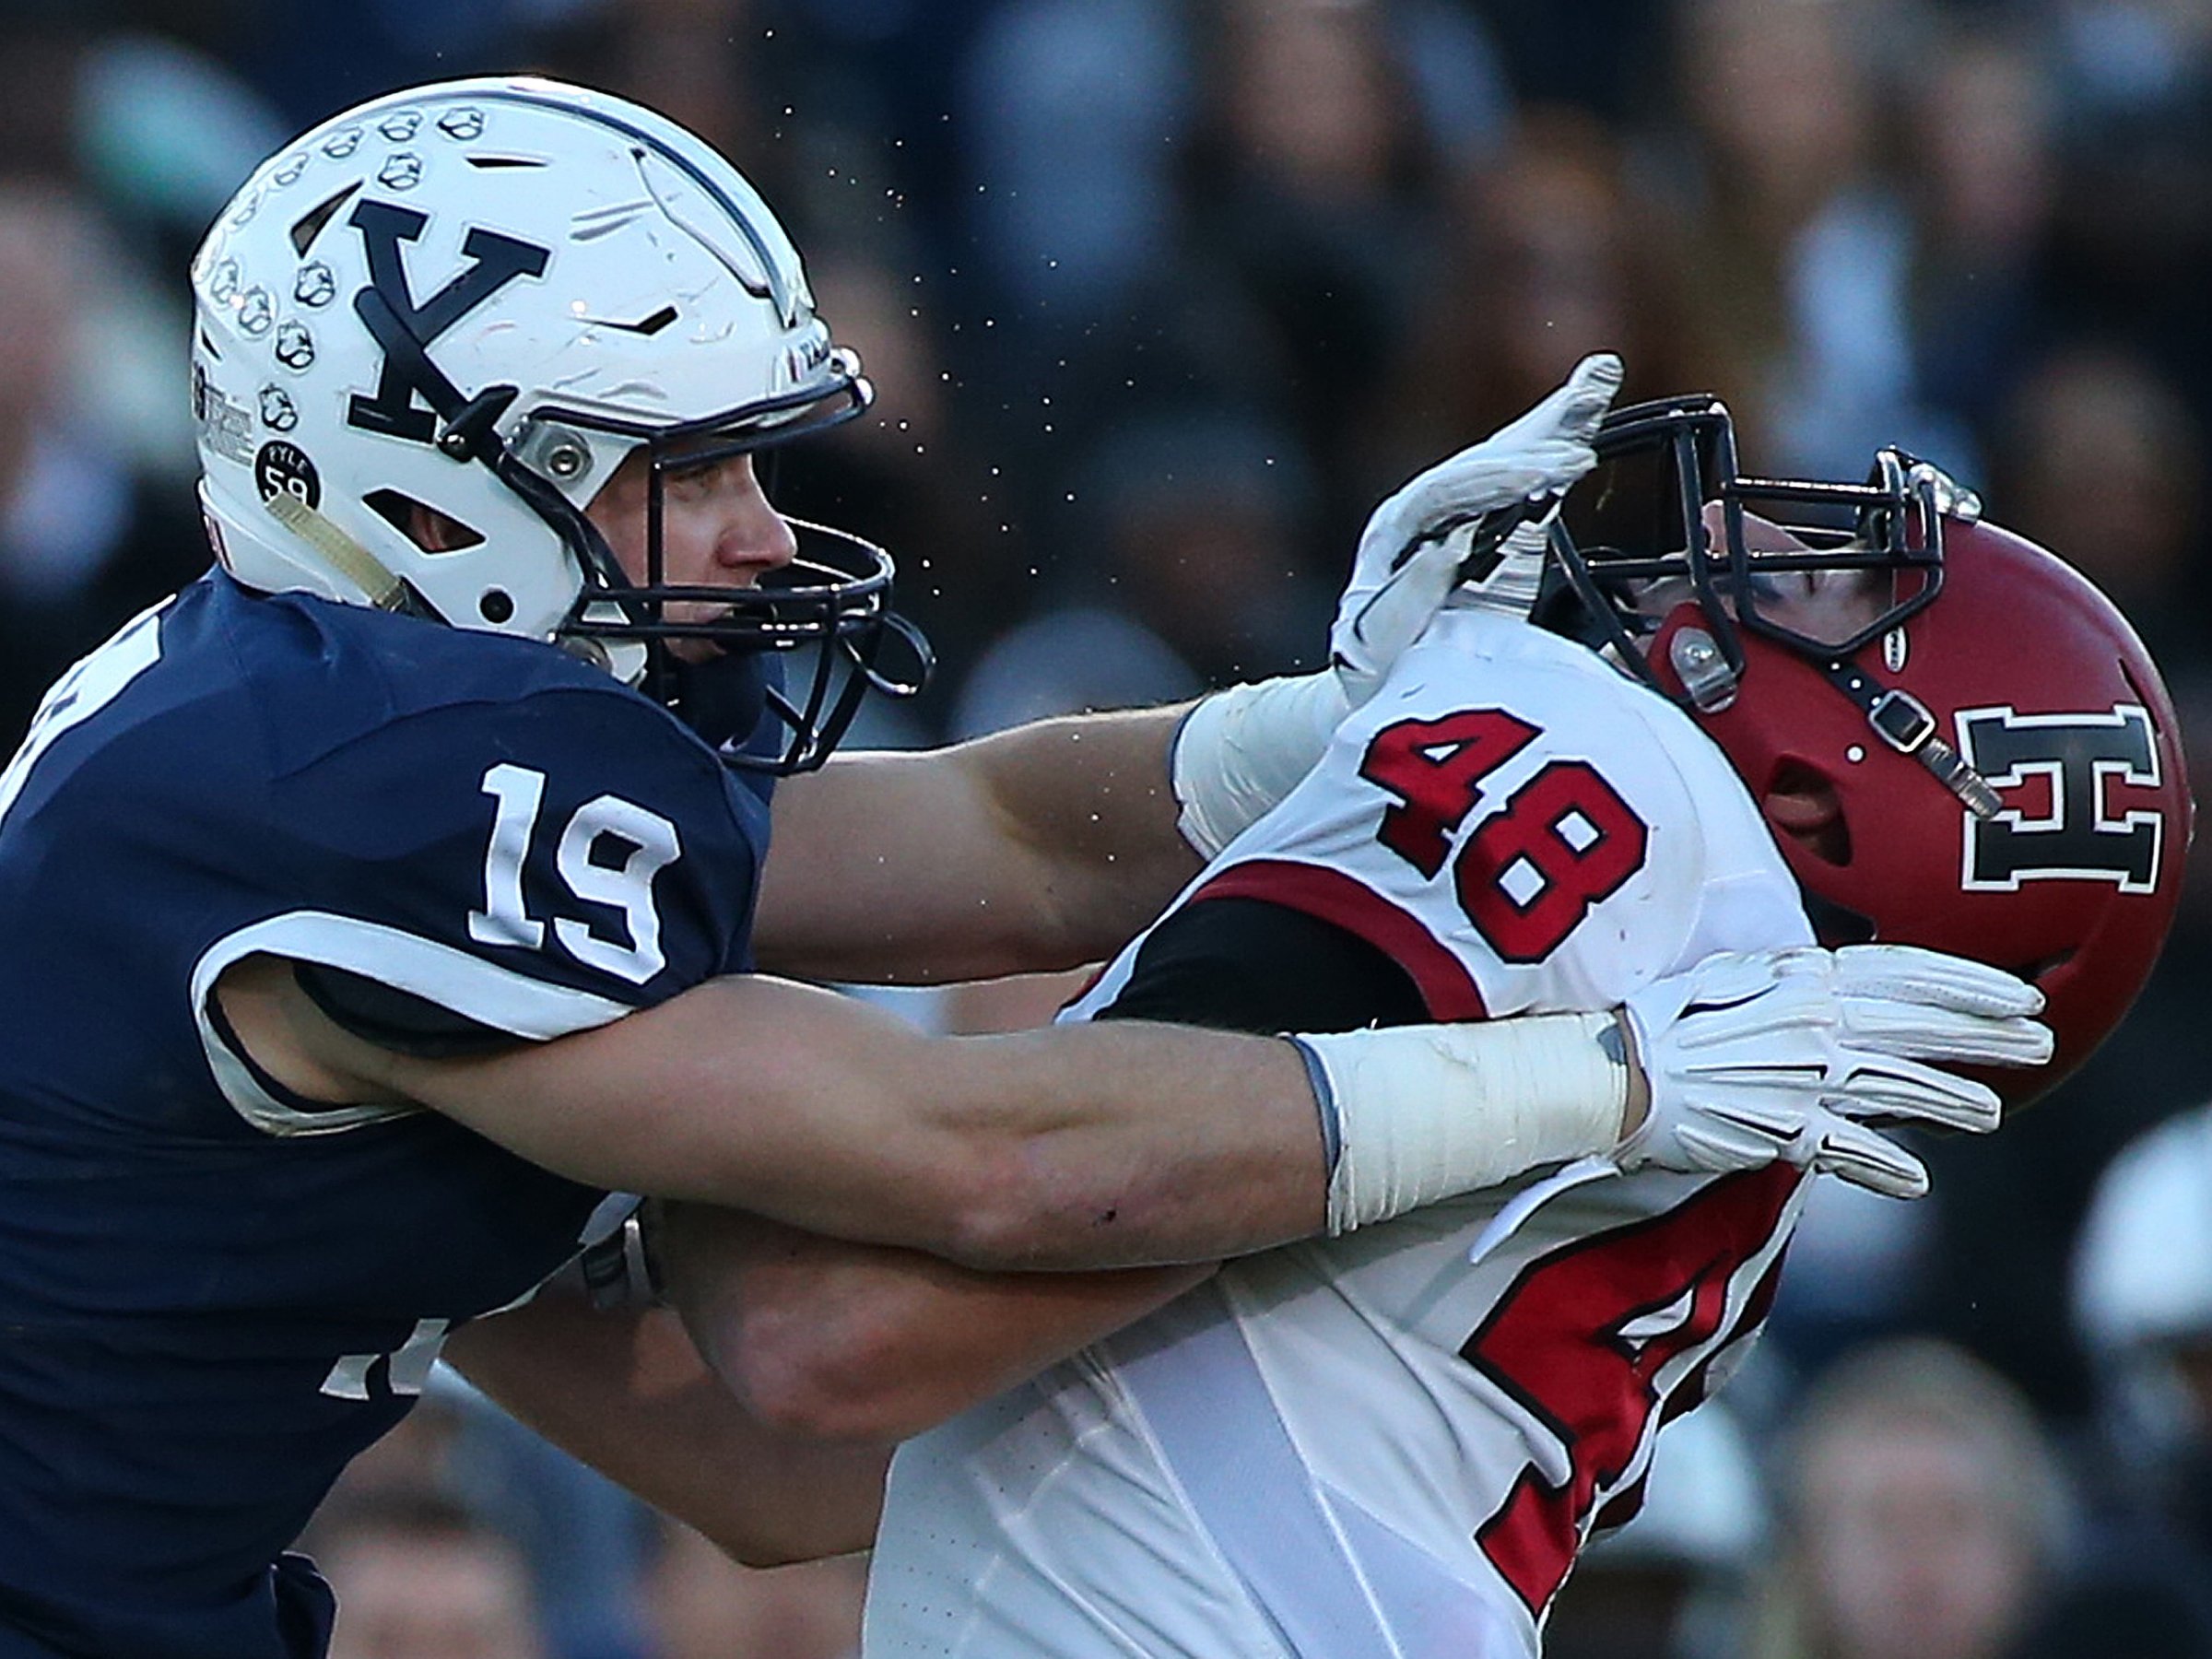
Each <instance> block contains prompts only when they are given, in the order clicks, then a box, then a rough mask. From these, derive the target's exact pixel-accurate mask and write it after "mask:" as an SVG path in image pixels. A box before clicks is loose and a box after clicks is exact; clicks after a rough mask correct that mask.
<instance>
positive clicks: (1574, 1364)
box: [1460, 1164, 1802, 1618]
mask: <svg viewBox="0 0 2212 1659" xmlns="http://www.w3.org/2000/svg"><path fill="white" fill-rule="evenodd" d="M1801 1179H1802V1176H1801V1172H1800V1171H1797V1170H1795V1169H1793V1168H1791V1167H1790V1166H1789V1165H1786V1164H1773V1165H1770V1166H1769V1167H1768V1168H1766V1169H1763V1170H1753V1171H1745V1172H1743V1173H1741V1174H1736V1175H1727V1176H1724V1177H1722V1178H1720V1179H1719V1180H1716V1181H1714V1182H1712V1183H1711V1184H1710V1185H1708V1186H1706V1187H1704V1188H1703V1189H1701V1190H1700V1192H1699V1193H1698V1194H1696V1195H1695V1196H1693V1197H1692V1198H1690V1199H1689V1200H1688V1202H1687V1203H1684V1204H1682V1205H1679V1206H1677V1207H1675V1208H1674V1209H1672V1210H1669V1211H1667V1212H1666V1213H1665V1214H1664V1215H1660V1216H1654V1217H1653V1218H1650V1219H1648V1220H1644V1221H1639V1222H1636V1223H1633V1224H1631V1225H1630V1226H1628V1227H1623V1228H1618V1229H1615V1230H1611V1231H1608V1232H1603V1233H1599V1234H1596V1235H1594V1237H1591V1238H1587V1239H1583V1240H1578V1241H1575V1242H1574V1243H1571V1244H1569V1245H1567V1246H1565V1247H1564V1248H1562V1249H1560V1250H1557V1251H1554V1252H1552V1253H1550V1254H1548V1255H1546V1256H1543V1257H1540V1258H1539V1259H1537V1260H1536V1261H1534V1262H1531V1263H1530V1264H1529V1265H1527V1266H1525V1267H1524V1268H1523V1269H1522V1270H1521V1272H1520V1273H1519V1274H1518V1275H1517V1276H1516V1277H1515V1278H1514V1280H1513V1283H1512V1286H1511V1287H1510V1288H1508V1289H1507V1290H1506V1292H1505V1294H1504V1295H1503V1296H1502V1297H1501V1298H1500V1299H1499V1301H1498V1304H1497V1306H1496V1307H1494V1308H1492V1309H1491V1310H1490V1312H1489V1315H1488V1318H1486V1319H1485V1320H1484V1321H1483V1323H1482V1324H1481V1325H1480V1326H1479V1327H1477V1329H1476V1331H1475V1332H1474V1333H1473V1334H1472V1335H1469V1336H1468V1338H1467V1340H1466V1342H1465V1345H1464V1346H1463V1347H1461V1348H1460V1357H1461V1358H1462V1359H1465V1360H1466V1361H1467V1363H1468V1364H1470V1365H1472V1366H1474V1367H1475V1368H1476V1369H1477V1370H1478V1371H1481V1372H1482V1373H1483V1375H1484V1376H1486V1377H1487V1378H1488V1379H1489V1380H1490V1382H1493V1383H1494V1384H1496V1385H1497V1387H1498V1388H1499V1389H1500V1390H1501V1391H1502V1392H1503V1393H1505V1394H1507V1395H1509V1396H1510V1397H1511V1398H1512V1399H1513V1400H1514V1401H1515V1402H1516V1403H1517V1404H1518V1405H1520V1406H1521V1407H1522V1408H1523V1409H1524V1411H1526V1412H1527V1414H1528V1415H1529V1417H1530V1418H1533V1419H1534V1420H1535V1421H1536V1422H1538V1423H1541V1424H1542V1425H1543V1426H1544V1429H1545V1430H1546V1432H1547V1433H1548V1434H1550V1435H1552V1436H1553V1437H1554V1438H1555V1439H1556V1440H1557V1441H1558V1442H1559V1446H1560V1448H1561V1449H1562V1450H1563V1451H1564V1452H1565V1453H1566V1461H1567V1465H1568V1468H1569V1471H1570V1473H1569V1476H1568V1478H1567V1481H1566V1483H1565V1484H1564V1485H1561V1486H1556V1487H1555V1486H1551V1485H1549V1484H1547V1482H1546V1481H1545V1479H1544V1477H1543V1476H1542V1475H1541V1474H1540V1473H1539V1472H1538V1471H1537V1469H1536V1468H1535V1465H1530V1466H1528V1467H1526V1468H1524V1469H1523V1470H1522V1472H1521V1475H1520V1477H1518V1478H1517V1479H1516V1480H1515V1481H1514V1483H1513V1486H1512V1490H1511V1491H1510V1492H1509V1493H1507V1495H1506V1499H1505V1501H1504V1502H1503V1503H1501V1504H1500V1505H1499V1507H1498V1509H1497V1510H1496V1511H1495V1512H1493V1513H1492V1514H1491V1515H1490V1516H1489V1517H1488V1519H1487V1520H1486V1521H1484V1522H1483V1523H1482V1524H1481V1525H1480V1526H1478V1527H1477V1529H1476V1532H1475V1543H1476V1546H1477V1547H1478V1548H1479V1549H1480V1550H1481V1551H1482V1552H1483V1554H1484V1555H1485V1556H1486V1557H1488V1559H1489V1561H1490V1564H1491V1565H1492V1566H1493V1567H1495V1568H1496V1569H1497V1570H1498V1572H1499V1575H1500V1577H1502V1578H1503V1579H1504V1580H1505V1581H1506V1583H1508V1584H1510V1585H1511V1586H1512V1590H1513V1593H1514V1594H1516V1595H1518V1596H1519V1597H1520V1598H1521V1600H1522V1602H1523V1604H1524V1606H1527V1608H1528V1610H1529V1612H1530V1613H1531V1614H1532V1615H1533V1616H1535V1617H1537V1618H1541V1617H1542V1616H1543V1612H1544V1609H1545V1607H1546V1606H1547V1605H1548V1604H1549V1603H1550V1601H1551V1598H1552V1597H1553V1596H1554V1595H1556V1594H1558V1593H1559V1586H1560V1585H1561V1584H1562V1583H1565V1582H1566V1579H1567V1573H1568V1571H1569V1570H1570V1569H1571V1567H1572V1566H1573V1565H1574V1558H1575V1553H1576V1551H1577V1550H1579V1549H1580V1548H1581V1547H1582V1540H1583V1523H1584V1522H1585V1521H1586V1520H1587V1518H1588V1517H1589V1515H1590V1513H1591V1512H1592V1510H1593V1509H1594V1508H1595V1507H1596V1505H1597V1503H1598V1500H1599V1497H1600V1494H1601V1493H1605V1492H1606V1490H1607V1489H1608V1488H1612V1487H1613V1486H1614V1485H1615V1484H1616V1483H1617V1482H1618V1480H1619V1479H1620V1477H1622V1476H1623V1475H1624V1474H1626V1473H1627V1471H1628V1468H1629V1465H1630V1464H1631V1463H1632V1462H1633V1461H1634V1459H1635V1456H1636V1453H1637V1452H1638V1450H1639V1449H1640V1448H1641V1446H1642V1444H1643V1441H1644V1437H1645V1434H1646V1432H1647V1430H1649V1429H1650V1428H1651V1426H1652V1418H1653V1415H1654V1414H1657V1413H1661V1412H1664V1413H1665V1417H1663V1418H1662V1419H1661V1420H1662V1421H1665V1418H1668V1417H1673V1416H1675V1415H1677V1414H1678V1413H1679V1412H1681V1411H1685V1410H1688V1408H1689V1407H1690V1406H1694V1405H1695V1404H1696V1403H1697V1401H1698V1400H1699V1399H1700V1398H1701V1397H1702V1392H1703V1383H1704V1374H1705V1370H1706V1368H1707V1367H1708V1366H1709V1365H1710V1364H1711V1363H1712V1358H1713V1356H1714V1355H1716V1354H1718V1353H1719V1352H1720V1351H1721V1350H1722V1349H1724V1348H1725V1347H1728V1346H1729V1345H1730V1344H1731V1343H1734V1342H1735V1341H1737V1340H1738V1339H1740V1338H1741V1337H1743V1336H1745V1335H1748V1334H1749V1333H1750V1332H1752V1331H1754V1330H1756V1329H1757V1328H1758V1326H1759V1323H1760V1322H1761V1321H1762V1320H1764V1319H1765V1317H1766V1312H1767V1308H1768V1306H1769V1304H1770V1302H1771V1299H1772V1296H1773V1286H1774V1280H1775V1278H1776V1277H1777V1274H1778V1271H1779V1268H1780V1265H1781V1260H1780V1256H1779V1254H1778V1255H1777V1256H1776V1258H1775V1260H1774V1261H1773V1262H1772V1263H1771V1264H1770V1265H1769V1267H1768V1269H1767V1271H1766V1273H1765V1274H1764V1275H1763V1276H1762V1277H1761V1279H1760V1281H1759V1284H1758V1285H1757V1286H1756V1287H1755V1288H1753V1290H1752V1292H1751V1294H1750V1295H1749V1297H1748V1298H1747V1300H1746V1302H1745V1304H1744V1307H1743V1309H1742V1311H1741V1312H1739V1313H1737V1314H1736V1316H1735V1319H1734V1321H1733V1322H1731V1321H1729V1319H1728V1312H1727V1304H1728V1295H1729V1290H1730V1288H1731V1287H1732V1286H1733V1285H1734V1283H1735V1278H1736V1276H1737V1275H1738V1274H1739V1273H1740V1272H1741V1271H1742V1269H1743V1267H1744V1265H1745V1264H1747V1262H1750V1261H1752V1260H1753V1259H1754V1258H1756V1257H1757V1256H1758V1254H1759V1252H1760V1251H1761V1250H1762V1249H1764V1248H1765V1247H1766V1245H1767V1243H1768V1241H1770V1240H1771V1239H1772V1238H1773V1236H1774V1231H1775V1229H1776V1228H1777V1227H1778V1226H1780V1224H1781V1220H1782V1216H1783V1211H1784V1209H1785V1208H1786V1207H1787V1206H1788V1204H1789V1201H1790V1197H1791V1194H1794V1192H1795V1191H1796V1190H1797V1187H1798V1184H1799V1182H1800V1180H1801ZM1677 1307H1679V1308H1681V1310H1682V1312H1681V1315H1680V1317H1679V1319H1678V1320H1677V1323H1676V1324H1675V1325H1674V1327H1673V1328H1672V1329H1670V1330H1666V1331H1664V1332H1661V1333H1658V1334H1656V1335H1651V1336H1648V1337H1647V1338H1645V1339H1644V1340H1643V1341H1641V1343H1638V1342H1635V1341H1633V1340H1631V1339H1630V1338H1629V1337H1627V1336H1626V1335H1624V1333H1625V1332H1626V1331H1627V1329H1628V1327H1630V1325H1631V1324H1634V1323H1635V1322H1636V1321H1637V1320H1639V1319H1643V1318H1649V1317H1651V1316H1653V1315H1654V1314H1657V1313H1662V1312H1665V1311H1666V1310H1668V1309H1671V1308H1677ZM1700 1347H1703V1348H1705V1349H1706V1352H1705V1353H1704V1355H1703V1356H1702V1357H1701V1358H1700V1359H1699V1360H1698V1362H1697V1364H1696V1365H1695V1366H1694V1367H1693V1368H1692V1369H1691V1370H1690V1371H1688V1373H1686V1374H1685V1375H1684V1376H1683V1377H1682V1378H1680V1379H1678V1380H1677V1382H1676V1383H1675V1384H1674V1386H1673V1387H1672V1388H1670V1389H1669V1390H1668V1391H1667V1393H1666V1394H1664V1395H1663V1394H1661V1392H1660V1390H1659V1387H1658V1385H1657V1377H1658V1373H1659V1372H1660V1371H1662V1370H1663V1369H1664V1368H1665V1366H1666V1365H1667V1364H1668V1363H1669V1362H1670V1361H1672V1360H1675V1359H1678V1358H1680V1357H1681V1356H1682V1355H1684V1354H1688V1353H1690V1352H1692V1351H1693V1350H1695V1349H1698V1348H1700ZM1625 1496H1627V1494H1621V1493H1615V1494H1613V1500H1614V1501H1615V1502H1616V1503H1618V1501H1619V1500H1620V1499H1621V1498H1623V1497H1625ZM1609 1518H1610V1519H1618V1518H1620V1517H1618V1516H1610V1517H1609Z"/></svg>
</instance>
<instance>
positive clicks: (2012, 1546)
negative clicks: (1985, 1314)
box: [1747, 1340, 2066, 1659]
mask: <svg viewBox="0 0 2212 1659" xmlns="http://www.w3.org/2000/svg"><path fill="white" fill-rule="evenodd" d="M1774 1467H1775V1469H1776V1470H1777V1476H1776V1478H1777V1481H1778V1483H1779V1486H1780V1492H1779V1497H1780V1500H1781V1508H1782V1519H1783V1554H1782V1555H1781V1557H1780V1559H1778V1560H1777V1561H1776V1562H1775V1563H1774V1564H1773V1566H1772V1568H1771V1576H1770V1579H1769V1582H1768V1584H1767V1586H1766V1594H1765V1596H1764V1598H1763V1605H1762V1606H1761V1608H1760V1618H1759V1626H1758V1628H1757V1630H1755V1632H1754V1636H1753V1640H1752V1641H1751V1643H1750V1644H1749V1647H1748V1650H1747V1652H1748V1654H1749V1659H2000V1656H2001V1655H2004V1654H2006V1653H2009V1652H2010V1651H2011V1644H2012V1643H2014V1642H2015V1641H2017V1640H2018V1638H2019V1637H2020V1636H2021V1635H2022V1634H2023V1633H2024V1632H2025V1631H2026V1630H2028V1628H2029V1627H2030V1623H2031V1621H2032V1620H2033V1619H2034V1618H2035V1617H2036V1615H2037V1613H2038V1611H2039V1605H2040V1602H2041V1597H2042V1596H2043V1595H2044V1594H2045V1593H2046V1591H2047V1590H2048V1588H2049V1584H2050V1581H2051V1577H2052V1575H2053V1571H2054V1569H2055V1568H2056V1566H2057V1564H2058V1562H2059V1559H2060V1548H2061V1543H2062V1537H2063V1525H2064V1521H2065V1503H2066V1492H2065V1484H2064V1481H2063V1478H2062V1475H2061V1471H2060V1469H2059V1466H2058V1464H2057V1462H2056V1460H2055V1458H2054V1456H2053V1452H2052V1449H2051V1447H2050V1445H2049V1443H2048V1442H2047V1441H2045V1439H2044V1435H2043V1431H2042V1430H2041V1427H2040V1425H2039V1424H2038V1423H2037V1421H2036V1418H2035V1416H2034V1414H2033V1412H2032V1411H2031V1410H2030V1407H2029V1405H2028V1402H2027V1401H2026V1399H2025V1398H2023V1397H2022V1396H2021V1395H2020V1394H2019V1393H2018V1391H2017V1390H2016V1389H2014V1388H2013V1387H2012V1385H2011V1384H2010V1383H2008V1382H2006V1381H2005V1379H2004V1378H2003V1377H2001V1376H2000V1375H1998V1374H1997V1373H1996V1372H1995V1371H1992V1370H1990V1369H1989V1368H1988V1367H1987V1366H1984V1365H1983V1364H1982V1363H1981V1362H1980V1361H1979V1360H1976V1359H1972V1358H1971V1357H1970V1356H1969V1355H1967V1354H1966V1353H1964V1352H1962V1351H1960V1350H1959V1349H1957V1348H1953V1347H1948V1346H1947V1345H1943V1344H1940V1343H1935V1342H1929V1341H1925V1340H1907V1341H1900V1342H1893V1343H1881V1344H1875V1345H1871V1346H1869V1347H1865V1348H1862V1349H1860V1350H1858V1351H1857V1352H1855V1353H1853V1355H1851V1356H1850V1357H1848V1358H1846V1359H1843V1360H1841V1361H1840V1362H1839V1363H1838V1364H1837V1365H1836V1366H1835V1367H1834V1368H1832V1369H1831V1370H1830V1371H1829V1372H1827V1373H1826V1374H1825V1375H1824V1376H1822V1377H1821V1378H1820V1379H1819V1381H1818V1382H1817V1383H1816V1384H1815V1385H1814V1387H1813V1388H1812V1389H1811V1390H1810V1391H1809V1392H1808V1393H1807V1394H1806V1396H1805V1397H1804V1399H1803V1401H1802V1402H1801V1404H1800V1406H1799V1408H1798V1412H1797V1416H1796V1419H1795V1424H1794V1431H1793V1432H1792V1433H1791V1434H1790V1436H1789V1438H1788V1440H1787V1441H1786V1442H1785V1444H1784V1445H1783V1448H1782V1454H1781V1455H1780V1457H1779V1458H1778V1459H1777V1460H1776V1463H1775V1465H1774Z"/></svg>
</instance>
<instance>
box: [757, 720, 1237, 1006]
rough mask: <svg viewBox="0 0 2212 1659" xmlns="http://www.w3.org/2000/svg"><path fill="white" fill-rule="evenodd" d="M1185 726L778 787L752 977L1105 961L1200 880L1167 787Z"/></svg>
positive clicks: (1023, 739)
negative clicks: (1172, 749)
mask: <svg viewBox="0 0 2212 1659" xmlns="http://www.w3.org/2000/svg"><path fill="white" fill-rule="evenodd" d="M1183 712H1184V711H1183V710H1182V709H1181V708H1171V709H1150V710H1141V711H1135V712H1123V713H1113V714H1093V715H1082V716H1075V717H1071V718H1068V719H1063V720H1048V721H1039V722H1036V723H1034V724H1029V725H1024V726H1018V727H1016V728H1015V729H1013V730H1012V731H1008V732H1002V733H998V734H996V735H993V736H989V737H982V738H978V739H975V740H974V741H972V742H969V743H963V744H959V745H956V746H955V747H951V748H947V749H936V750H930V751H926V752H922V753H912V754H858V755H853V756H849V757H840V758H838V759H833V760H831V762H830V764H829V765H828V766H827V767H825V768H823V769H822V770H821V771H818V772H815V773H811V774H808V775H806V776H802V777H796V778H791V779H788V780H786V781H785V782H782V784H780V785H778V787H777V791H776V801H775V818H774V823H775V840H774V850H773V852H772V853H771V855H770V857H769V859H768V861H767V865H766V870H765V874H764V875H763V877H762V881H761V889H760V902H759V910H758V912H756V915H755V918H754V924H753V945H754V950H755V952H756V954H757V956H758V959H759V962H760V965H761V966H762V967H763V968H764V969H766V970H768V971H771V972H776V973H790V974H797V975H801V976H804V977H806V978H811V979H826V980H838V981H843V982H852V983H871V984H877V983H906V982H932V981H945V980H973V979H990V978H994V977H996V976H998V975H1000V974H1006V973H1018V972H1032V971H1044V970H1050V969H1057V968H1070V967H1075V966H1077V965H1078V964H1080V963H1084V962H1090V961H1097V960H1100V959H1102V958H1104V957H1106V956H1109V955H1111V954H1112V951H1113V950H1114V949H1115V948H1116V947H1119V945H1120V944H1121V943H1122V941H1123V940H1124V939H1126V938H1128V937H1129V936H1130V935H1132V934H1134V933H1135V932H1136V931H1137V930H1138V929H1139V928H1141V927H1143V926H1144V925H1145V924H1147V922H1149V921H1151V919H1152V918H1153V917H1154V916H1156V915H1158V914H1159V911H1160V909H1161V907H1162V906H1163V905H1165V904H1166V903H1167V901H1168V900H1170V899H1171V898H1172V897H1173V896H1174V894H1175V893H1176V891H1177V890H1178V889H1179V888H1182V885H1183V884H1184V883H1185V882H1187V881H1188V880H1189V879H1190V878H1191V877H1193V876H1194V875H1195V874H1196V873H1197V871H1198V867H1199V865H1198V858H1197V855H1196V854H1195V853H1193V852H1192V851H1191V849H1190V847H1189V846H1188V845H1187V844H1186V843H1185V842H1184V841H1183V839H1182V835H1181V834H1180V833H1179V832H1178V830H1177V829H1176V812H1177V807H1176V801H1175V795H1174V792H1173V790H1172V789H1171V787H1170V783H1169V776H1168V750H1169V746H1170V744H1171V742H1172V740H1173V738H1174V735H1175V730H1176V727H1177V725H1178V724H1179V723H1180V721H1181V719H1182V713H1183Z"/></svg>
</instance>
